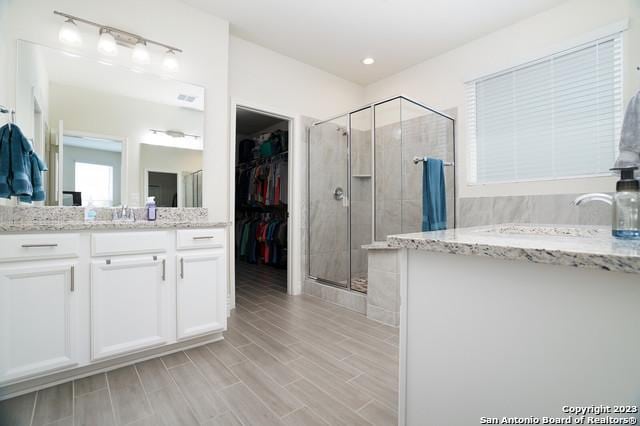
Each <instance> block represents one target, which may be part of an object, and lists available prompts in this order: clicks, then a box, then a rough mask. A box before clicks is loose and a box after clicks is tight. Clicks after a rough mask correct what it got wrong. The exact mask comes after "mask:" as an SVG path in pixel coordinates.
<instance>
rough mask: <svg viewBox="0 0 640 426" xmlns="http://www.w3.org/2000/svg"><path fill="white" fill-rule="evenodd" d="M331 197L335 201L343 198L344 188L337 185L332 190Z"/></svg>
mask: <svg viewBox="0 0 640 426" xmlns="http://www.w3.org/2000/svg"><path fill="white" fill-rule="evenodd" d="M333 198H334V199H335V200H336V201H340V200H342V199H343V198H344V189H342V188H340V187H337V188H336V189H334V190H333Z"/></svg>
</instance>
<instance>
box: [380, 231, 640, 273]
mask: <svg viewBox="0 0 640 426" xmlns="http://www.w3.org/2000/svg"><path fill="white" fill-rule="evenodd" d="M387 241H388V243H389V245H390V246H392V247H397V248H408V249H416V250H427V251H433V252H439V253H450V254H456V255H469V256H484V257H493V258H500V259H510V260H521V261H528V262H534V263H545V264H554V265H565V266H573V267H578V268H592V269H600V270H605V271H618V272H627V273H636V274H637V273H640V240H620V239H616V238H613V237H612V236H611V228H607V227H595V226H583V225H530V224H501V225H492V226H482V227H473V228H457V229H449V230H445V231H433V232H421V233H414V234H401V235H391V236H389V237H388V239H387Z"/></svg>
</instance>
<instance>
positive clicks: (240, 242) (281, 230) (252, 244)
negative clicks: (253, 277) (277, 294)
mask: <svg viewBox="0 0 640 426" xmlns="http://www.w3.org/2000/svg"><path fill="white" fill-rule="evenodd" d="M263 215H264V213H256V214H254V216H253V217H248V218H245V219H240V220H238V221H236V235H240V238H239V239H236V253H237V254H238V258H240V259H242V260H245V261H247V262H249V263H261V264H265V265H272V266H277V267H286V259H287V256H286V251H287V222H286V221H284V220H281V219H266V218H265V219H263V218H262V216H263Z"/></svg>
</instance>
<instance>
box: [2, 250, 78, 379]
mask: <svg viewBox="0 0 640 426" xmlns="http://www.w3.org/2000/svg"><path fill="white" fill-rule="evenodd" d="M74 270H75V263H73V262H68V261H58V262H28V263H25V264H23V265H13V264H11V265H6V266H2V267H1V268H0V318H1V320H0V323H1V325H0V342H2V343H1V344H0V383H3V382H7V381H10V380H12V379H15V378H18V377H28V376H33V375H35V374H39V373H44V372H48V371H54V370H58V369H61V368H65V367H70V366H73V365H75V364H76V363H77V362H78V359H77V356H76V350H75V345H76V343H77V342H76V338H75V333H74V327H75V324H76V321H77V304H76V297H75V294H74V285H75V283H74V273H75V271H74Z"/></svg>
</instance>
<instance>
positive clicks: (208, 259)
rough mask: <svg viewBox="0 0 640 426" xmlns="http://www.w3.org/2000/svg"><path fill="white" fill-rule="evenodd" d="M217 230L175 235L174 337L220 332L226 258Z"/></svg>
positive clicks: (223, 325)
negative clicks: (175, 334)
mask: <svg viewBox="0 0 640 426" xmlns="http://www.w3.org/2000/svg"><path fill="white" fill-rule="evenodd" d="M223 238H224V232H223V231H222V230H220V229H208V230H207V229H204V230H185V231H178V232H177V240H176V241H177V248H178V249H179V250H178V254H177V258H176V259H177V265H176V266H177V268H176V308H177V310H176V313H177V329H176V331H177V337H178V339H186V338H189V337H193V336H197V335H201V334H204V333H210V332H213V331H219V330H224V328H225V326H226V319H227V316H226V282H227V274H226V256H225V252H224V249H223V248H222V247H223V244H222V241H223Z"/></svg>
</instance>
